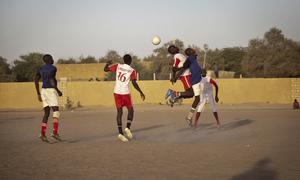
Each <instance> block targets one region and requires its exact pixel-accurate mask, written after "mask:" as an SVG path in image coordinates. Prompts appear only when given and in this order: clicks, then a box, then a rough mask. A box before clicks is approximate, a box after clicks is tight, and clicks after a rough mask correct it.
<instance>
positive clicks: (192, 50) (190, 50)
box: [184, 48, 196, 56]
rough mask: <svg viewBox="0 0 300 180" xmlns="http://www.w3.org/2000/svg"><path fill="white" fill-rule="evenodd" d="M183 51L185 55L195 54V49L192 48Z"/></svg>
mask: <svg viewBox="0 0 300 180" xmlns="http://www.w3.org/2000/svg"><path fill="white" fill-rule="evenodd" d="M184 53H185V54H186V55H187V56H191V55H196V51H195V50H194V49H192V48H187V49H186V50H185V51H184Z"/></svg>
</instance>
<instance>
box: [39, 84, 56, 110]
mask: <svg viewBox="0 0 300 180" xmlns="http://www.w3.org/2000/svg"><path fill="white" fill-rule="evenodd" d="M41 97H42V101H43V107H47V106H50V107H52V106H58V94H57V92H56V90H55V89H54V88H42V90H41Z"/></svg>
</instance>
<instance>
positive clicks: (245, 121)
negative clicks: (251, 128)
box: [221, 119, 254, 131]
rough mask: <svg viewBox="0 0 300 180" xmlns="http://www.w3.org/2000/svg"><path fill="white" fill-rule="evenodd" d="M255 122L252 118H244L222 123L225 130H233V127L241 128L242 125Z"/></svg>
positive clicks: (222, 128)
mask: <svg viewBox="0 0 300 180" xmlns="http://www.w3.org/2000/svg"><path fill="white" fill-rule="evenodd" d="M253 122H254V120H252V119H242V120H238V121H232V122H229V123H225V124H223V125H221V130H225V131H226V130H232V129H236V128H239V127H242V126H246V125H249V124H251V123H253Z"/></svg>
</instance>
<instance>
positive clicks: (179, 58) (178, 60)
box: [173, 53, 191, 76]
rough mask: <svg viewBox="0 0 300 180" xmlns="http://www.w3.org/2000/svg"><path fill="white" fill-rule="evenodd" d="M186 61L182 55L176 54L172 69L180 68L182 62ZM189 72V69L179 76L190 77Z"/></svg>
mask: <svg viewBox="0 0 300 180" xmlns="http://www.w3.org/2000/svg"><path fill="white" fill-rule="evenodd" d="M185 61H186V57H185V56H184V55H183V54H180V53H177V54H175V55H174V62H173V67H175V68H182V67H183V64H184V62H185ZM190 74H191V72H190V70H189V69H186V70H185V71H184V72H183V73H182V75H181V76H187V75H190Z"/></svg>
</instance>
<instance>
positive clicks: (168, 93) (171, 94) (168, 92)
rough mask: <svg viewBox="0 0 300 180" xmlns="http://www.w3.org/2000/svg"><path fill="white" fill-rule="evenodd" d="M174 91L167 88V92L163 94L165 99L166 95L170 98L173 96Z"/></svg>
mask: <svg viewBox="0 0 300 180" xmlns="http://www.w3.org/2000/svg"><path fill="white" fill-rule="evenodd" d="M174 96H175V95H174V91H173V90H172V89H168V90H167V93H166V96H165V99H168V97H171V98H174Z"/></svg>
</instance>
